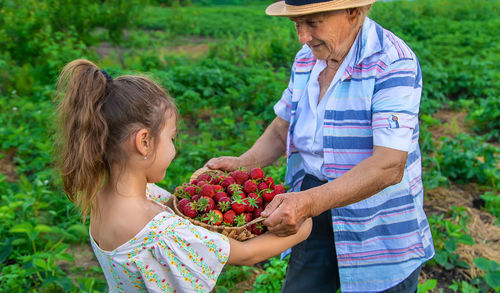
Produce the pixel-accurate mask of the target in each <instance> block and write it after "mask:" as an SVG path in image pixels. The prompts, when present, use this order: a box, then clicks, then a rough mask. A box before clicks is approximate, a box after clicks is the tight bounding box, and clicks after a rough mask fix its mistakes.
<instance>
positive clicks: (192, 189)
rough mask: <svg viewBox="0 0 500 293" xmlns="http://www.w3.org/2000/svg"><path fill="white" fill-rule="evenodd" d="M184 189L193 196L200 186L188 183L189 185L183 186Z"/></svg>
mask: <svg viewBox="0 0 500 293" xmlns="http://www.w3.org/2000/svg"><path fill="white" fill-rule="evenodd" d="M184 190H186V192H187V193H189V195H191V196H193V195H195V194H197V193H198V191H199V190H200V188H199V187H198V186H195V185H190V186H187V187H186V188H184Z"/></svg>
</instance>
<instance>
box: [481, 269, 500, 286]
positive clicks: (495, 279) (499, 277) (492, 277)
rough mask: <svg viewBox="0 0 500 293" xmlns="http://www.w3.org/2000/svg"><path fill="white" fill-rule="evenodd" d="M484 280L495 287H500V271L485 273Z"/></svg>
mask: <svg viewBox="0 0 500 293" xmlns="http://www.w3.org/2000/svg"><path fill="white" fill-rule="evenodd" d="M484 281H485V282H486V284H488V286H490V287H491V288H493V289H499V288H500V271H496V272H488V273H486V275H484Z"/></svg>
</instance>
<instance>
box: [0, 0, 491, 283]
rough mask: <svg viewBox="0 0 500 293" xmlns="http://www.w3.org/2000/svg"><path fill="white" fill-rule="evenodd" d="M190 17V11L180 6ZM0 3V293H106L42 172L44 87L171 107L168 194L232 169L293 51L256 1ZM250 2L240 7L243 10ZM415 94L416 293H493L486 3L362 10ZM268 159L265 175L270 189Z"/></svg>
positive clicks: (232, 270) (282, 81) (263, 272)
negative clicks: (401, 43)
mask: <svg viewBox="0 0 500 293" xmlns="http://www.w3.org/2000/svg"><path fill="white" fill-rule="evenodd" d="M193 2H194V3H193ZM178 3H179V1H169V0H156V1H155V0H151V1H148V2H144V1H138V0H131V1H120V0H110V1H97V0H88V1H76V0H69V1H61V0H43V1H34V0H28V1H22V2H21V1H13V0H0V292H107V285H106V282H105V280H104V277H103V275H102V272H101V269H100V267H99V266H98V264H97V262H96V261H95V258H94V257H93V254H92V251H91V249H90V246H89V237H88V222H87V224H85V225H84V224H82V223H81V220H80V217H79V214H78V211H77V210H76V209H75V208H74V206H73V204H72V203H71V202H70V201H69V200H68V199H67V198H66V197H65V195H64V193H63V192H62V185H61V180H60V178H59V176H58V174H57V172H56V170H55V169H54V158H55V156H54V153H53V144H54V138H53V135H54V127H55V117H54V116H53V114H54V109H55V105H56V102H55V100H54V97H55V85H56V81H57V75H58V72H59V71H60V70H61V69H62V67H63V66H64V65H65V64H66V63H67V62H69V61H71V60H73V59H77V58H86V59H89V60H92V61H94V62H95V63H96V64H97V65H98V66H100V67H101V68H103V69H105V70H106V71H107V72H108V73H110V74H111V75H112V76H118V75H121V74H136V73H144V74H147V75H148V76H150V77H151V78H153V79H154V80H156V81H157V82H159V83H160V84H161V85H162V86H164V87H165V88H166V89H167V90H168V92H169V93H170V95H171V96H172V97H174V99H175V101H176V104H177V105H178V107H179V112H180V114H181V122H180V128H179V136H178V139H177V141H176V144H177V150H178V154H177V157H176V159H175V160H174V161H173V162H172V164H171V167H170V168H169V170H168V171H167V175H166V177H165V179H164V180H163V181H162V182H161V184H160V185H161V186H163V187H165V188H167V189H168V190H170V191H173V189H174V188H175V186H177V185H178V184H181V183H182V182H185V181H186V180H187V179H188V178H189V176H190V174H191V173H192V172H193V171H194V170H196V169H198V168H199V167H201V166H202V165H203V164H204V163H205V162H206V161H207V160H208V159H210V158H211V157H214V156H220V155H239V154H241V153H242V152H244V151H245V150H246V149H247V148H249V147H250V146H251V145H252V143H253V142H254V141H255V140H256V139H257V137H258V136H259V135H260V134H261V133H262V132H263V130H264V129H265V127H266V126H267V124H268V123H269V122H270V121H271V120H272V119H273V118H274V116H275V114H274V112H273V109H272V105H273V104H274V103H275V102H276V101H277V100H278V99H279V98H280V96H281V92H282V91H283V90H284V89H285V87H286V85H287V83H288V78H289V72H290V67H291V64H292V61H293V58H294V56H295V53H296V52H297V50H298V49H299V48H300V44H299V43H298V41H297V37H296V35H295V30H294V26H293V23H292V22H291V21H289V20H288V19H285V18H272V17H268V16H266V15H265V14H264V9H265V7H266V5H267V4H269V3H271V1H267V2H262V1H245V0H240V1H230V0H226V1H210V0H204V1H181V4H183V5H179V4H178ZM249 3H250V4H249ZM370 17H371V18H372V19H374V20H375V21H377V22H378V23H379V24H381V25H382V26H384V27H385V28H387V29H389V30H391V31H392V32H394V33H395V34H396V35H397V36H399V37H401V38H402V39H403V40H405V41H406V42H407V44H408V45H409V46H410V47H411V48H412V49H413V50H414V52H415V53H416V55H417V56H418V58H419V61H420V64H421V67H422V71H423V79H424V88H423V96H422V103H421V108H420V109H421V112H420V122H421V125H420V127H421V135H420V146H421V150H422V153H423V167H424V171H425V172H424V175H423V182H424V186H425V190H426V198H425V201H426V202H425V205H426V211H427V214H428V217H429V222H430V223H431V229H432V232H433V237H434V244H435V248H436V252H437V253H436V257H435V258H434V259H433V260H431V261H429V262H428V263H427V264H426V265H425V267H424V269H423V273H422V276H421V286H420V288H419V292H500V264H499V263H500V220H499V219H500V197H499V189H500V171H499V167H500V163H499V158H500V1H498V0H481V1H479V0H414V1H390V2H379V3H376V4H375V5H374V7H373V9H372V10H371V12H370ZM284 163H285V161H284V159H281V160H280V161H279V162H278V163H277V164H276V165H275V166H272V167H267V168H266V169H265V172H266V173H268V174H269V175H271V176H273V177H274V178H280V179H281V180H283V178H284V173H285V165H284ZM285 271H286V260H284V261H280V260H279V259H278V258H274V259H271V260H270V261H269V262H266V263H262V264H259V265H257V266H254V267H233V266H226V268H225V269H224V272H223V274H222V275H221V276H220V277H219V280H218V282H217V287H216V291H217V292H245V291H248V292H279V289H280V288H281V284H282V281H283V278H284V274H285Z"/></svg>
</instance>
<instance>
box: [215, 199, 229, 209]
mask: <svg viewBox="0 0 500 293" xmlns="http://www.w3.org/2000/svg"><path fill="white" fill-rule="evenodd" d="M217 206H218V207H219V210H221V211H223V212H225V211H227V210H229V209H230V208H231V199H230V198H229V197H223V198H221V199H220V200H219V203H218V204H217Z"/></svg>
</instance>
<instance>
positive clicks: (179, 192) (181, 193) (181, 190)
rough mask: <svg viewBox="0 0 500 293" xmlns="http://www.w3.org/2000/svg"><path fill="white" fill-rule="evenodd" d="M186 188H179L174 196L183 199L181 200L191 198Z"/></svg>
mask: <svg viewBox="0 0 500 293" xmlns="http://www.w3.org/2000/svg"><path fill="white" fill-rule="evenodd" d="M185 188H186V187H184V186H177V187H176V188H175V190H174V195H175V197H177V198H179V199H181V198H190V197H191V196H190V195H189V193H188V192H186V190H185Z"/></svg>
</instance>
